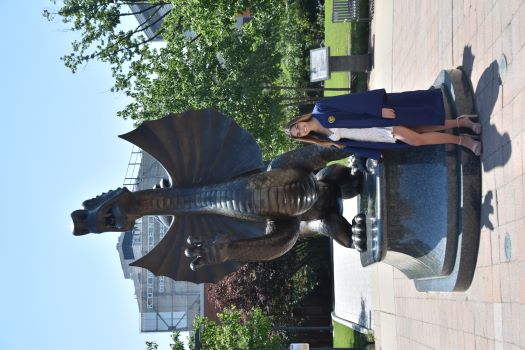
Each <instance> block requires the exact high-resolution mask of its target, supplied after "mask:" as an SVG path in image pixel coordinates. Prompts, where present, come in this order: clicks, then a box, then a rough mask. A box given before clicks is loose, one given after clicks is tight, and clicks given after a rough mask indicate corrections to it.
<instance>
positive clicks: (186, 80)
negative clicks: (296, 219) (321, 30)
mask: <svg viewBox="0 0 525 350" xmlns="http://www.w3.org/2000/svg"><path fill="white" fill-rule="evenodd" d="M137 2H138V1H123V0H68V1H66V2H64V4H63V5H62V7H61V8H60V9H59V10H58V11H56V12H54V13H52V12H50V11H45V13H44V15H45V16H46V17H47V18H48V19H53V18H54V17H55V16H57V15H58V16H60V17H61V18H62V21H63V22H64V23H65V24H66V25H68V26H69V27H70V29H71V30H73V31H76V32H78V33H79V34H80V39H78V40H76V41H74V42H73V43H72V52H71V53H69V54H66V55H65V56H64V57H63V58H62V59H63V61H64V63H65V65H66V66H67V67H69V68H70V69H71V70H72V71H73V72H75V71H76V70H77V69H78V67H79V66H81V65H83V64H86V63H88V62H89V61H91V60H99V61H103V62H107V63H109V64H110V65H111V68H112V72H113V76H114V78H115V85H114V87H113V89H112V90H113V91H119V92H123V93H125V94H126V95H128V96H130V97H132V102H131V103H130V104H129V105H127V106H126V107H125V108H124V109H123V110H122V111H120V112H119V113H118V114H119V116H121V117H123V118H130V119H133V120H135V121H137V122H140V121H142V120H148V119H156V118H159V117H162V116H164V115H166V114H168V113H170V112H182V111H186V110H192V109H201V108H214V109H217V110H219V111H222V112H223V113H225V114H227V115H229V116H231V117H233V118H234V119H235V120H236V121H237V122H238V123H239V124H241V126H243V127H244V128H246V129H247V130H248V131H250V132H251V133H252V134H253V135H254V136H255V137H256V139H257V141H258V143H259V144H260V145H261V147H262V149H263V154H264V155H265V156H266V157H267V158H268V157H273V156H275V155H276V154H278V153H281V152H282V151H283V150H285V149H289V148H290V147H291V143H290V142H289V141H288V140H287V139H286V137H285V136H284V135H283V133H282V131H281V127H282V125H283V124H284V123H285V120H286V119H288V118H289V117H291V116H292V115H293V114H294V113H296V112H297V109H296V108H294V107H283V105H284V104H283V100H284V99H287V98H297V95H303V94H304V92H298V91H296V90H280V89H275V88H272V87H274V86H283V85H286V86H299V85H301V84H306V83H305V81H306V80H305V78H306V76H307V69H306V59H305V56H306V55H305V53H306V50H307V49H308V48H310V47H311V45H312V37H313V36H312V32H311V25H310V22H308V20H307V17H306V15H305V13H304V11H302V9H301V7H300V6H299V4H298V3H296V2H295V1H294V0H292V1H286V0H171V1H167V2H166V1H154V0H153V1H150V6H151V7H152V9H154V10H157V9H158V8H160V6H162V5H165V4H166V3H169V4H171V5H173V7H172V10H171V11H169V12H168V13H167V14H166V15H164V17H163V19H162V28H161V30H160V31H159V32H157V34H159V35H162V38H163V39H164V40H165V45H164V46H163V47H153V46H151V45H148V44H149V42H150V40H151V39H147V38H146V37H145V36H144V34H142V29H144V26H147V25H150V23H149V22H147V23H143V24H142V26H141V25H138V26H136V27H134V28H132V29H123V25H122V23H123V21H124V19H125V18H128V17H129V16H132V15H133V12H131V11H130V10H129V8H128V7H127V5H128V4H130V3H137ZM247 12H248V13H249V14H250V16H251V18H252V19H251V20H250V21H249V22H248V23H246V24H244V25H243V26H241V27H240V28H239V27H237V26H235V22H236V16H237V15H238V14H241V13H247ZM299 98H300V97H299Z"/></svg>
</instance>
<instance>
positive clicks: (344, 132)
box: [328, 126, 396, 143]
mask: <svg viewBox="0 0 525 350" xmlns="http://www.w3.org/2000/svg"><path fill="white" fill-rule="evenodd" d="M329 130H330V131H331V132H332V134H331V135H330V136H328V138H329V139H330V140H332V141H339V140H340V139H349V140H353V141H364V142H386V143H395V142H396V139H395V138H394V134H393V133H392V130H393V129H392V127H390V126H385V127H373V128H331V129H329Z"/></svg>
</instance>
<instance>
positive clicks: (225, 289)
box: [208, 236, 330, 325]
mask: <svg viewBox="0 0 525 350" xmlns="http://www.w3.org/2000/svg"><path fill="white" fill-rule="evenodd" d="M329 264H330V250H329V240H328V238H326V237H323V236H314V237H308V238H302V239H300V240H299V241H298V242H297V243H296V245H295V246H294V247H293V248H292V250H291V251H290V252H288V253H287V254H285V255H283V256H282V257H280V258H278V259H275V260H272V261H268V262H257V263H249V264H246V265H244V266H242V267H241V268H240V269H239V270H237V271H235V272H234V273H231V274H229V275H227V276H226V277H225V278H223V279H222V280H221V281H219V282H218V283H216V284H212V285H210V286H209V287H208V295H209V298H210V301H211V302H213V303H214V304H215V307H216V308H218V309H219V310H221V309H223V308H227V307H229V306H232V305H233V306H235V307H236V308H237V309H238V310H240V311H241V313H243V312H247V311H249V310H251V309H252V308H254V307H255V308H260V309H262V310H263V311H264V312H265V313H266V314H267V315H268V316H270V317H271V319H272V321H273V322H274V323H276V324H291V323H293V324H296V325H297V324H299V323H300V321H301V320H300V319H299V318H300V316H299V315H295V313H296V311H297V309H298V308H299V307H300V306H301V302H302V300H303V299H304V298H305V297H306V296H307V295H308V294H309V293H311V292H312V291H313V290H314V289H315V288H316V287H317V286H318V283H319V276H318V274H320V273H324V272H326V271H323V270H325V269H329ZM296 316H297V317H296Z"/></svg>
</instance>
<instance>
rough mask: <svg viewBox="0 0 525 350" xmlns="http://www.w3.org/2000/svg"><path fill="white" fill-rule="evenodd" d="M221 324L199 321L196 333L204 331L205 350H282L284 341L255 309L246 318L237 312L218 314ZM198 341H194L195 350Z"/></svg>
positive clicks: (191, 346) (196, 322) (196, 325)
mask: <svg viewBox="0 0 525 350" xmlns="http://www.w3.org/2000/svg"><path fill="white" fill-rule="evenodd" d="M218 317H219V320H220V323H216V322H214V321H210V320H208V319H207V318H204V317H198V318H197V319H196V321H195V324H194V329H197V328H200V344H201V349H207V350H258V349H278V348H280V347H282V345H283V344H282V341H281V338H280V336H279V335H278V334H276V333H275V332H274V331H272V323H271V321H270V318H269V317H268V316H266V315H265V314H264V313H263V312H262V311H261V309H257V308H255V309H252V310H250V312H249V313H248V314H247V315H245V317H244V318H243V317H242V316H241V313H240V312H239V310H237V309H235V308H229V309H225V310H224V311H223V312H222V313H219V314H218ZM193 343H194V338H193V337H191V338H190V348H191V349H192V350H193Z"/></svg>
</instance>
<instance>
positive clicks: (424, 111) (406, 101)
mask: <svg viewBox="0 0 525 350" xmlns="http://www.w3.org/2000/svg"><path fill="white" fill-rule="evenodd" d="M382 108H391V109H393V110H394V111H395V113H396V117H395V118H394V119H389V118H383V117H382V111H381V109H382ZM312 116H313V117H315V118H316V119H317V120H319V122H320V123H321V125H323V126H324V127H325V128H371V127H375V126H397V125H400V126H409V127H410V126H420V125H444V124H445V108H444V106H443V96H442V94H441V90H440V89H432V90H418V91H407V92H399V93H389V94H387V93H386V91H385V90H384V89H379V90H371V91H366V92H357V93H352V94H347V95H341V96H334V97H329V98H326V99H323V100H321V101H318V102H317V103H316V104H315V107H314V110H313V111H312ZM337 143H339V144H343V145H345V146H346V148H347V149H349V150H351V151H352V152H354V153H355V154H357V155H359V156H361V157H367V158H374V159H378V158H380V156H381V150H384V149H397V148H405V147H409V145H407V144H406V143H403V142H396V143H384V142H363V141H353V140H349V139H341V140H339V141H337Z"/></svg>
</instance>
